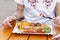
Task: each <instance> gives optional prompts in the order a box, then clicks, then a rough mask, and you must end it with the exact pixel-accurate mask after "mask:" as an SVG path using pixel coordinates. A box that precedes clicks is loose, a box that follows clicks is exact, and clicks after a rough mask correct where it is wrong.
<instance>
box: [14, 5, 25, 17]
mask: <svg viewBox="0 0 60 40" xmlns="http://www.w3.org/2000/svg"><path fill="white" fill-rule="evenodd" d="M23 10H24V6H23V5H20V4H17V9H16V13H15V16H16V17H18V18H24V15H23Z"/></svg>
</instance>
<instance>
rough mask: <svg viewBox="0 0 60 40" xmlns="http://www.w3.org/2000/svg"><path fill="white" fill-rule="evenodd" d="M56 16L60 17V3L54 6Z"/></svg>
mask: <svg viewBox="0 0 60 40" xmlns="http://www.w3.org/2000/svg"><path fill="white" fill-rule="evenodd" d="M56 16H60V3H57V5H56Z"/></svg>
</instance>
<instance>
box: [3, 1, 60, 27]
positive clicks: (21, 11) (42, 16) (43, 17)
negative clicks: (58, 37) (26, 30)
mask: <svg viewBox="0 0 60 40" xmlns="http://www.w3.org/2000/svg"><path fill="white" fill-rule="evenodd" d="M15 2H17V10H16V13H15V16H10V17H7V18H6V19H5V20H4V21H3V26H5V27H4V28H9V27H12V25H11V23H10V21H13V20H16V19H17V18H19V19H21V18H23V17H24V21H28V22H33V23H37V22H40V23H45V24H52V20H54V23H55V26H58V27H60V22H59V16H60V0H15ZM55 14H56V15H55Z"/></svg>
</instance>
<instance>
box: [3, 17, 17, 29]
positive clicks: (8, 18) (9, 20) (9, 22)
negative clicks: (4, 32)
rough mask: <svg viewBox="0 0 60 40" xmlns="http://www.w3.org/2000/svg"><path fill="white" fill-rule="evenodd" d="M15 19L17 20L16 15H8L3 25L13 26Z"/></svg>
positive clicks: (5, 26) (6, 26)
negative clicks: (12, 22)
mask: <svg viewBox="0 0 60 40" xmlns="http://www.w3.org/2000/svg"><path fill="white" fill-rule="evenodd" d="M13 20H16V17H15V16H10V17H7V18H6V19H5V20H4V21H3V23H2V26H3V27H4V28H10V27H12V25H11V21H13Z"/></svg>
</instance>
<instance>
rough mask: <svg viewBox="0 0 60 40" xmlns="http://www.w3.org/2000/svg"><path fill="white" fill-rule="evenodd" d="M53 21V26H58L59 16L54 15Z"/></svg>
mask: <svg viewBox="0 0 60 40" xmlns="http://www.w3.org/2000/svg"><path fill="white" fill-rule="evenodd" d="M53 23H54V25H55V26H57V27H60V18H59V17H55V18H54V19H53Z"/></svg>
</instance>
